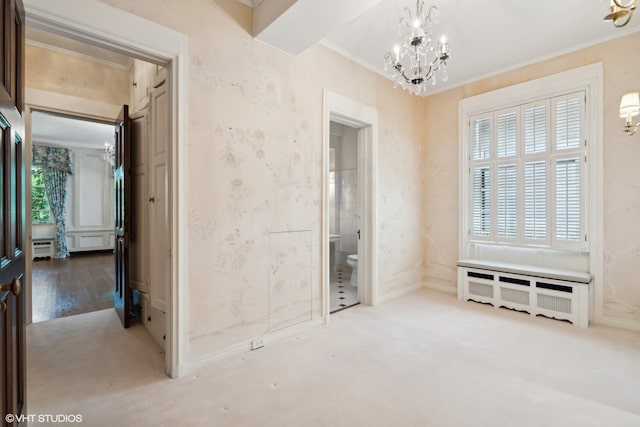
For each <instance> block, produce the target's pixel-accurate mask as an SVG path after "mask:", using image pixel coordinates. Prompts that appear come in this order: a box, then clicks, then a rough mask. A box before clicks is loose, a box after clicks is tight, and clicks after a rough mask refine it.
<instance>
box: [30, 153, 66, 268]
mask: <svg viewBox="0 0 640 427" xmlns="http://www.w3.org/2000/svg"><path fill="white" fill-rule="evenodd" d="M33 165H34V166H40V167H42V172H43V177H44V187H45V190H46V192H47V198H48V199H49V206H50V207H51V213H52V214H53V217H54V219H55V221H56V236H55V249H56V253H55V258H68V257H69V249H68V248H67V232H66V225H65V222H66V218H65V216H66V204H67V175H72V174H73V165H72V163H71V155H70V153H69V149H67V148H61V147H47V146H43V145H34V146H33Z"/></svg>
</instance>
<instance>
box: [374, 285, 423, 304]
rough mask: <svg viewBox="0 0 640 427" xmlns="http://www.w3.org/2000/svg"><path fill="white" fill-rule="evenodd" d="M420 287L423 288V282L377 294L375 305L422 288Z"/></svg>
mask: <svg viewBox="0 0 640 427" xmlns="http://www.w3.org/2000/svg"><path fill="white" fill-rule="evenodd" d="M422 288H424V284H423V283H418V284H417V285H413V286H410V287H408V288H402V289H398V290H396V291H393V292H389V293H388V294H386V295H382V296H379V297H378V298H377V301H376V305H378V304H382V303H384V302H387V301H391V300H393V299H396V298H400V297H401V296H403V295H406V294H410V293H411V292H415V291H417V290H419V289H422Z"/></svg>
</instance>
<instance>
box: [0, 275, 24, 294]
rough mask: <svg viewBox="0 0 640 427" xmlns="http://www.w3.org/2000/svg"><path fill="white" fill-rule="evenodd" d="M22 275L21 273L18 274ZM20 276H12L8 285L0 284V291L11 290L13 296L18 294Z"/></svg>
mask: <svg viewBox="0 0 640 427" xmlns="http://www.w3.org/2000/svg"><path fill="white" fill-rule="evenodd" d="M20 277H22V275H21V276H20ZM20 288H21V285H20V278H19V277H14V278H13V280H12V281H11V283H9V284H8V285H0V292H5V291H11V292H12V293H13V294H14V295H15V296H18V295H20Z"/></svg>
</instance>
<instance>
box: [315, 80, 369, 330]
mask: <svg viewBox="0 0 640 427" xmlns="http://www.w3.org/2000/svg"><path fill="white" fill-rule="evenodd" d="M332 121H333V122H336V123H340V124H343V125H346V126H349V127H352V128H355V129H357V130H358V169H359V170H358V176H359V177H364V178H365V179H364V182H358V193H359V194H358V203H359V206H358V211H359V212H360V213H361V215H360V230H361V233H360V234H361V236H362V237H361V240H362V248H363V251H362V252H363V253H362V254H360V253H358V259H359V260H361V261H362V263H361V265H362V266H364V268H361V265H360V261H359V265H358V298H359V299H360V303H362V304H366V305H376V304H377V302H378V271H377V265H378V263H377V257H378V251H377V247H378V245H377V242H378V241H377V191H376V189H377V180H378V111H377V110H376V109H375V108H373V107H371V106H369V105H366V104H363V103H361V102H358V101H355V100H353V99H350V98H347V97H345V96H342V95H339V94H337V93H335V92H332V91H330V90H325V91H324V102H323V121H322V124H323V138H322V147H323V148H322V226H321V229H322V236H321V242H322V246H321V247H322V262H321V265H322V274H321V277H322V313H323V320H324V323H325V324H327V323H329V318H330V310H331V309H330V306H329V304H330V293H331V289H330V273H329V250H330V248H329V185H328V183H329V148H330V138H331V135H330V133H331V132H330V124H331V122H332ZM360 202H363V203H360Z"/></svg>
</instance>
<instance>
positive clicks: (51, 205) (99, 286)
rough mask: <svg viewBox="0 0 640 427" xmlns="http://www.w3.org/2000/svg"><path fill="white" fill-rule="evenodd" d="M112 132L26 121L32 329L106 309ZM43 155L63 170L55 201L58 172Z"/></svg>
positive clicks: (50, 120)
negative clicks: (54, 175)
mask: <svg viewBox="0 0 640 427" xmlns="http://www.w3.org/2000/svg"><path fill="white" fill-rule="evenodd" d="M113 132H114V125H113V123H105V122H97V121H93V120H86V119H83V118H80V117H72V116H66V115H59V114H52V113H49V112H46V111H40V110H37V111H32V113H31V153H29V154H30V155H29V156H28V157H30V158H31V159H32V161H31V229H30V232H29V233H28V234H30V235H31V237H32V252H31V258H32V261H33V263H32V274H31V278H32V279H31V290H32V292H31V307H32V308H31V318H32V322H33V323H36V322H41V321H46V320H51V319H56V318H60V317H66V316H72V315H76V314H82V313H89V312H92V311H97V310H103V309H108V308H113V283H114V257H113V209H114V208H113V207H114V205H113V191H114V190H113V173H112V166H111V164H110V156H109V153H108V151H107V148H106V147H110V146H112V145H113V143H112V142H110V141H112V140H113ZM49 152H52V153H53V154H56V156H57V157H56V158H57V159H60V160H61V161H63V160H67V161H68V162H69V170H68V171H67V174H66V179H64V182H65V186H64V190H66V191H65V193H66V197H63V198H62V200H61V199H60V198H57V197H53V198H51V197H50V196H51V195H50V194H49V191H51V190H53V191H54V193H56V190H57V189H56V188H55V186H54V185H53V184H54V183H55V180H53V182H52V176H51V173H50V169H51V168H55V167H61V166H64V165H60V164H52V163H51V161H50V156H48V155H47V153H49ZM58 173H59V172H58ZM58 195H59V193H58ZM54 212H58V213H60V212H62V213H63V215H54ZM58 229H60V230H63V234H64V239H61V238H57V234H58V233H57V230H58Z"/></svg>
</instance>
